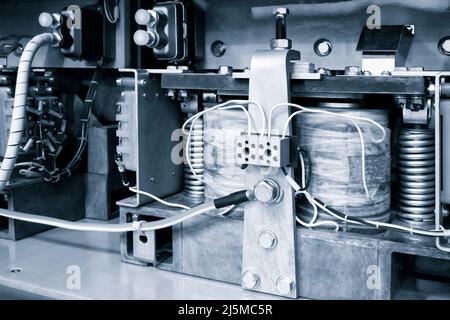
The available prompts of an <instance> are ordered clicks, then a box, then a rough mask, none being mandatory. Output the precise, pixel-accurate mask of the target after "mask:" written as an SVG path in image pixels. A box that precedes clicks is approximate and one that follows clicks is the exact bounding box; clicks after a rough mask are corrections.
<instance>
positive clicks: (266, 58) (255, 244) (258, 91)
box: [242, 50, 300, 298]
mask: <svg viewBox="0 0 450 320" xmlns="http://www.w3.org/2000/svg"><path fill="white" fill-rule="evenodd" d="M298 59H300V53H299V52H298V51H294V50H272V51H257V52H256V53H255V54H254V55H253V58H252V61H251V68H250V87H249V100H252V101H256V102H258V103H259V104H261V106H262V107H263V109H264V111H265V113H266V115H269V113H270V110H271V109H272V108H273V107H274V106H275V105H277V104H279V103H286V102H289V101H290V62H291V61H292V60H298ZM249 112H250V114H251V116H252V117H253V119H254V120H255V124H256V128H255V130H259V129H261V126H262V118H261V114H260V111H259V109H258V108H257V106H255V105H250V106H249ZM288 117H289V108H287V107H286V108H279V109H278V111H276V112H274V114H273V118H272V124H273V125H272V128H274V129H273V131H272V133H273V134H276V133H277V132H278V133H279V132H280V131H281V130H282V128H283V126H284V124H285V123H286V121H287V120H288ZM290 131H291V130H290V128H289V130H288V132H287V134H288V135H289V134H291V132H290ZM246 170H247V176H246V179H247V181H246V182H247V185H248V186H254V185H256V184H257V183H258V182H260V181H261V180H263V179H267V178H269V179H271V180H272V181H275V182H276V183H277V184H278V185H279V186H280V188H281V189H282V192H283V197H282V199H281V200H280V201H278V202H276V203H272V204H264V203H261V202H257V201H254V202H251V203H248V204H247V206H246V208H245V218H244V241H243V259H242V286H243V288H245V289H248V290H255V291H259V292H265V293H270V294H275V295H281V296H285V297H290V298H296V297H297V295H298V294H297V292H298V288H297V283H298V281H297V267H296V261H297V259H296V257H295V254H296V233H295V232H296V220H295V194H294V192H293V190H292V188H291V186H290V185H289V184H288V182H287V180H286V179H285V177H284V174H283V172H282V171H281V169H279V168H270V169H269V170H268V169H267V168H262V167H259V166H249V167H248V168H247V169H246ZM288 174H290V175H291V176H292V175H293V170H292V169H288Z"/></svg>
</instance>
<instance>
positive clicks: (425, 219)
mask: <svg viewBox="0 0 450 320" xmlns="http://www.w3.org/2000/svg"><path fill="white" fill-rule="evenodd" d="M434 144H435V143H434V131H433V130H430V129H409V128H402V129H401V130H400V132H399V136H398V152H399V153H398V168H399V171H400V175H399V176H400V179H399V180H400V193H399V200H398V206H399V209H400V213H399V217H400V218H401V219H402V220H403V221H405V222H407V223H409V224H414V225H430V224H432V223H433V222H434V206H435V180H434V179H435V167H434V161H435V160H434V159H435V157H434Z"/></svg>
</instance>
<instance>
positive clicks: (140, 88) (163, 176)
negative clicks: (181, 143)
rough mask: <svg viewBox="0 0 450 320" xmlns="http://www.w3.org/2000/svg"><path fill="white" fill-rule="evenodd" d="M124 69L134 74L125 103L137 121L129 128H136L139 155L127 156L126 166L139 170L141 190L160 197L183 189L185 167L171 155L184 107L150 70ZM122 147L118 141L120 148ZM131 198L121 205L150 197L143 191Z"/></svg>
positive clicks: (132, 140)
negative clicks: (167, 93)
mask: <svg viewBox="0 0 450 320" xmlns="http://www.w3.org/2000/svg"><path fill="white" fill-rule="evenodd" d="M122 72H124V73H130V72H131V73H133V74H134V77H133V78H134V93H133V96H134V98H133V99H130V100H129V101H126V104H127V105H128V106H129V107H130V109H129V110H130V111H129V112H132V114H131V116H132V117H133V118H134V120H133V121H134V124H135V125H133V127H131V128H129V130H132V131H133V134H132V135H131V136H130V138H129V139H130V141H129V143H130V147H132V148H134V150H135V151H136V152H134V153H133V154H134V155H135V156H136V157H137V158H134V156H133V157H131V158H130V159H128V160H127V161H128V162H129V163H128V164H127V165H126V168H127V169H130V170H135V171H136V186H137V188H138V189H139V190H142V191H146V192H150V193H153V194H155V195H157V196H159V197H164V196H168V195H171V194H174V193H176V192H178V191H181V189H182V184H183V167H182V166H181V165H178V164H176V163H174V161H173V159H172V149H173V147H174V146H175V145H176V144H177V143H178V141H172V133H173V132H174V131H175V130H177V129H179V128H180V127H181V120H182V119H181V109H180V108H179V106H178V105H177V104H176V103H175V102H174V101H171V100H169V99H168V98H167V97H166V96H165V95H164V93H163V92H162V90H161V88H160V86H159V81H158V80H157V79H154V78H151V77H149V73H148V72H147V71H145V70H139V71H137V70H131V69H129V70H122ZM119 131H120V129H119ZM119 131H118V132H119ZM121 149H122V147H121V145H120V144H119V147H118V150H121ZM132 199H133V198H129V199H125V200H124V201H121V202H120V205H123V206H131V207H137V206H139V205H142V204H144V203H147V202H149V201H150V200H151V199H150V198H148V197H145V196H142V195H140V194H138V195H137V196H136V198H135V199H134V200H132Z"/></svg>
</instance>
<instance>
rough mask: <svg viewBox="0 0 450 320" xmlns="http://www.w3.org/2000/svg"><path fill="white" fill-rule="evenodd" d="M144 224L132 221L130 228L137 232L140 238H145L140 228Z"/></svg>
mask: <svg viewBox="0 0 450 320" xmlns="http://www.w3.org/2000/svg"><path fill="white" fill-rule="evenodd" d="M143 223H145V221H144V220H140V221H133V222H132V223H131V226H132V227H133V230H134V231H136V232H138V233H139V234H140V235H141V236H145V233H144V232H143V231H142V230H141V228H142V224H143Z"/></svg>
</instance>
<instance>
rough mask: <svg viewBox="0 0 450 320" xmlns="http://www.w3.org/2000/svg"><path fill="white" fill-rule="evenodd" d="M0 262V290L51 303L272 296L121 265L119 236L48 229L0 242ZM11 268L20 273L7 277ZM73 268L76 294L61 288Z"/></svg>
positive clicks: (124, 264) (69, 279)
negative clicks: (77, 280)
mask: <svg viewBox="0 0 450 320" xmlns="http://www.w3.org/2000/svg"><path fill="white" fill-rule="evenodd" d="M115 222H116V221H113V222H111V223H115ZM0 261H1V262H2V263H1V266H0V286H3V287H11V288H14V289H16V290H19V291H26V292H28V293H31V294H34V295H39V296H44V297H49V298H54V299H186V300H190V299H273V298H275V297H272V296H268V295H264V294H258V293H252V292H246V291H244V290H242V289H241V288H240V287H238V286H234V285H230V284H226V283H222V282H217V281H210V280H204V279H199V278H194V277H190V276H186V275H182V274H176V273H173V272H168V271H163V270H158V269H155V268H151V267H143V266H136V265H131V264H127V263H122V262H121V260H120V253H119V235H112V234H102V233H80V232H74V231H64V230H60V229H54V230H50V231H47V232H45V233H41V234H39V235H36V236H34V237H31V238H27V239H25V240H22V241H18V242H13V241H7V240H0ZM204 263H206V262H204ZM74 266H75V267H74ZM14 268H19V269H20V270H21V272H17V273H12V272H11V269H14ZM74 268H75V269H76V268H79V271H80V284H81V288H80V289H79V290H77V289H73V290H71V289H70V285H69V286H68V285H67V284H68V283H69V282H70V281H71V278H70V276H71V275H73V274H74V273H71V272H70V271H71V270H75V269H74ZM68 272H69V273H68ZM0 292H1V291H0ZM0 298H3V297H0Z"/></svg>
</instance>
